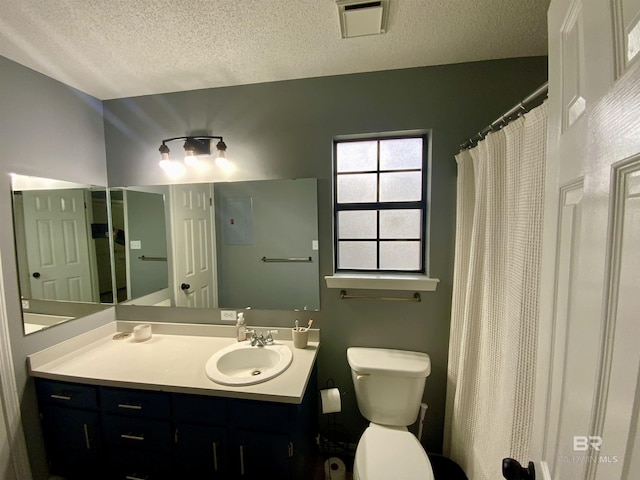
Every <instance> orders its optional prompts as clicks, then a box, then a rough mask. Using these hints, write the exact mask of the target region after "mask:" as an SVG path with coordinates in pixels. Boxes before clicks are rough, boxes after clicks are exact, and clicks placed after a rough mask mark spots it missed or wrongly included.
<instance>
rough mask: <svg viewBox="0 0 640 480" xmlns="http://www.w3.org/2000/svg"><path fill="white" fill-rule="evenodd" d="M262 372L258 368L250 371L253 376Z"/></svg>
mask: <svg viewBox="0 0 640 480" xmlns="http://www.w3.org/2000/svg"><path fill="white" fill-rule="evenodd" d="M261 373H262V372H261V371H260V370H254V371H253V372H251V375H253V376H254V377H255V376H257V375H260V374H261Z"/></svg>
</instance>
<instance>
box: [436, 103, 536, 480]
mask: <svg viewBox="0 0 640 480" xmlns="http://www.w3.org/2000/svg"><path fill="white" fill-rule="evenodd" d="M546 131H547V114H546V104H543V105H541V106H539V107H537V108H536V109H534V110H532V111H531V112H529V113H527V114H526V115H525V116H524V117H521V118H519V119H517V120H515V121H513V122H511V123H510V124H509V125H507V126H506V127H505V128H503V129H502V130H499V131H497V132H493V133H490V134H489V135H487V137H486V139H485V140H483V141H482V142H480V143H479V144H478V146H477V147H475V148H473V149H471V150H467V151H463V152H461V153H460V154H459V155H457V156H456V160H457V162H458V193H457V231H456V256H455V265H454V284H453V305H452V312H451V334H450V343H449V366H448V379H447V403H446V421H445V444H444V450H445V454H446V455H448V456H449V457H451V458H452V459H453V460H455V461H456V462H457V463H459V464H460V466H461V467H462V468H463V470H464V471H465V472H466V474H467V476H468V477H469V479H470V480H498V479H500V478H503V477H502V473H501V464H502V459H503V458H505V457H513V458H515V459H516V460H519V461H520V462H521V463H523V464H524V465H526V463H527V461H528V459H529V446H530V436H531V432H532V418H533V389H534V382H535V363H536V336H537V324H538V293H539V276H540V253H541V243H542V209H543V193H544V185H543V183H544V165H545V159H546Z"/></svg>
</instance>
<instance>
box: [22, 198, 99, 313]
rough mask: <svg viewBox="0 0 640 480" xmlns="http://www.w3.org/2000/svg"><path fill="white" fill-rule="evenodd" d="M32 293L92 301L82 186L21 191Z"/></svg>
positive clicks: (46, 297)
mask: <svg viewBox="0 0 640 480" xmlns="http://www.w3.org/2000/svg"><path fill="white" fill-rule="evenodd" d="M22 195H23V207H24V222H25V233H26V243H27V257H28V264H29V277H30V281H31V296H32V297H33V298H38V299H44V300H69V301H81V302H91V301H97V299H94V298H93V294H92V292H93V288H92V284H91V265H90V262H89V238H88V229H87V219H86V213H85V199H84V192H83V191H82V190H34V191H25V192H23V194H22Z"/></svg>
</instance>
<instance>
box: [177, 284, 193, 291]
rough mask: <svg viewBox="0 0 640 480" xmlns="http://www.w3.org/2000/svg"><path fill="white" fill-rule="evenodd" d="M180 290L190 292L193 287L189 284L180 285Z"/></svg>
mask: <svg viewBox="0 0 640 480" xmlns="http://www.w3.org/2000/svg"><path fill="white" fill-rule="evenodd" d="M180 288H181V289H182V290H189V289H190V288H191V285H189V284H188V283H183V284H182V285H180Z"/></svg>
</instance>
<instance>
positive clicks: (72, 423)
mask: <svg viewBox="0 0 640 480" xmlns="http://www.w3.org/2000/svg"><path fill="white" fill-rule="evenodd" d="M41 417H42V430H43V433H44V439H45V443H46V447H47V455H48V457H49V469H50V471H51V473H53V474H56V475H61V476H64V477H65V478H69V479H75V478H82V479H86V478H100V474H101V471H102V468H101V465H100V452H101V450H102V442H101V440H100V439H101V433H100V421H99V417H98V413H97V412H92V411H86V410H76V409H72V408H63V407H56V406H45V407H44V408H42V413H41Z"/></svg>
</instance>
